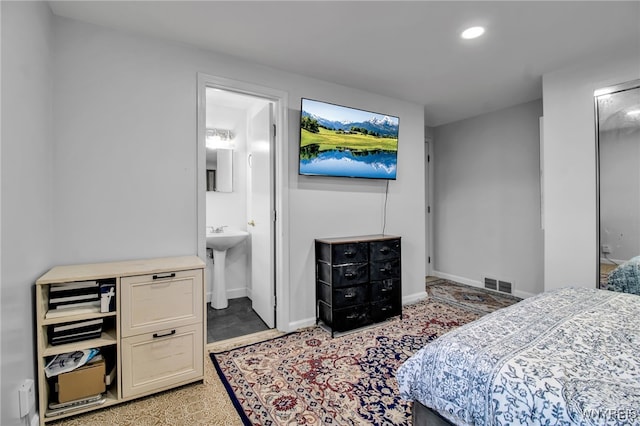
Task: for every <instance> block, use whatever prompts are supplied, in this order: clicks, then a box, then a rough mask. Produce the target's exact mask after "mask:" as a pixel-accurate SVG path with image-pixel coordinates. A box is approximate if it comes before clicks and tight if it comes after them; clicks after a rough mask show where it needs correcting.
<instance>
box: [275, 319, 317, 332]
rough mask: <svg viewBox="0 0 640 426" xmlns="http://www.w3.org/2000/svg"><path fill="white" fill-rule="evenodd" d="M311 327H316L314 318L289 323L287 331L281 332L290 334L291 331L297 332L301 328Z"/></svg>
mask: <svg viewBox="0 0 640 426" xmlns="http://www.w3.org/2000/svg"><path fill="white" fill-rule="evenodd" d="M313 325H316V319H315V318H306V319H303V320H300V321H294V322H290V323H289V329H288V330H282V331H286V332H291V331H296V330H299V329H301V328H306V327H311V326H313Z"/></svg>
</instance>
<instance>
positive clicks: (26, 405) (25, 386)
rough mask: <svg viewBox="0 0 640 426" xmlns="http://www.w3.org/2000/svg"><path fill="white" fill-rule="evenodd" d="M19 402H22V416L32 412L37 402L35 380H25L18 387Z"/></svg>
mask: <svg viewBox="0 0 640 426" xmlns="http://www.w3.org/2000/svg"><path fill="white" fill-rule="evenodd" d="M18 402H19V404H20V418H22V417H24V416H26V415H27V414H29V413H30V412H31V408H33V406H34V405H35V404H36V390H35V389H34V386H33V380H32V379H27V380H25V381H24V382H23V383H22V384H21V385H20V388H19V389H18Z"/></svg>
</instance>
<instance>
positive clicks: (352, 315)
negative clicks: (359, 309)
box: [347, 314, 358, 319]
mask: <svg viewBox="0 0 640 426" xmlns="http://www.w3.org/2000/svg"><path fill="white" fill-rule="evenodd" d="M356 318H358V314H349V315H347V319H356Z"/></svg>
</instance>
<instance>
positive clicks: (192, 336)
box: [122, 324, 204, 398]
mask: <svg viewBox="0 0 640 426" xmlns="http://www.w3.org/2000/svg"><path fill="white" fill-rule="evenodd" d="M202 336H203V330H202V324H193V325H189V326H185V327H178V328H171V329H166V330H161V331H158V332H154V333H146V334H141V335H139V336H133V337H126V338H124V339H122V396H123V397H125V398H128V397H131V396H135V395H140V394H144V393H148V392H152V391H156V390H158V389H161V388H164V387H169V386H171V385H176V384H179V383H184V382H188V381H190V380H197V379H198V378H200V377H203V372H204V363H203V361H204V348H203V344H204V342H203V338H202Z"/></svg>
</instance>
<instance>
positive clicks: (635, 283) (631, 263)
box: [607, 256, 640, 295]
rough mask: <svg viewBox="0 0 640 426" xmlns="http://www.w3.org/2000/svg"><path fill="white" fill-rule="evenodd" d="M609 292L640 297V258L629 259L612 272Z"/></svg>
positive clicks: (609, 278)
mask: <svg viewBox="0 0 640 426" xmlns="http://www.w3.org/2000/svg"><path fill="white" fill-rule="evenodd" d="M607 290H611V291H620V292H622V293H631V294H638V295H640V256H636V257H633V258H631V259H629V260H628V261H626V262H624V263H623V264H622V265H618V267H617V268H616V269H614V270H613V271H611V273H610V274H609V277H608V279H607Z"/></svg>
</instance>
